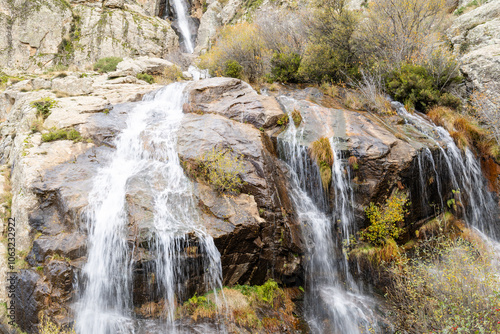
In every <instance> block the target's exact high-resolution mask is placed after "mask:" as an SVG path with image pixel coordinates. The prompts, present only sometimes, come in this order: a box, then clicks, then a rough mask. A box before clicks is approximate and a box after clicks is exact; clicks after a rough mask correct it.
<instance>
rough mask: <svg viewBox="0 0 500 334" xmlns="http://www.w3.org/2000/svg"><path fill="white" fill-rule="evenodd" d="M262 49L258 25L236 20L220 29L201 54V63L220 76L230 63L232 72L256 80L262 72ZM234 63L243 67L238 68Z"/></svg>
mask: <svg viewBox="0 0 500 334" xmlns="http://www.w3.org/2000/svg"><path fill="white" fill-rule="evenodd" d="M263 52H265V49H264V45H263V42H262V39H261V38H260V36H259V33H258V29H257V26H256V25H255V24H250V23H246V22H245V23H239V24H236V25H234V26H226V27H225V28H224V29H223V30H222V31H221V34H220V37H219V39H218V40H217V42H216V43H215V46H214V47H213V48H212V49H211V50H210V51H209V52H207V53H206V54H204V55H203V56H201V57H200V58H201V63H200V66H201V67H205V68H208V69H209V70H210V73H211V75H213V76H223V75H225V73H226V69H227V65H228V64H230V65H231V68H230V69H229V70H230V73H231V74H233V75H234V74H235V73H237V74H238V75H239V76H240V77H242V78H244V79H246V80H248V81H250V82H256V81H257V80H259V79H260V78H261V77H262V76H263V75H264V59H263V57H264V55H263ZM236 64H238V65H239V66H241V67H242V68H241V70H240V69H239V66H237V65H236Z"/></svg>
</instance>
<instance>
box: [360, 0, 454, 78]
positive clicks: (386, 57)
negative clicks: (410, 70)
mask: <svg viewBox="0 0 500 334" xmlns="http://www.w3.org/2000/svg"><path fill="white" fill-rule="evenodd" d="M445 14H446V5H445V1H444V0H428V1H421V0H378V1H372V2H370V4H369V6H368V10H367V11H366V19H364V20H362V21H361V22H360V26H359V31H358V32H357V33H356V41H355V44H356V49H357V52H358V54H359V55H360V57H361V58H362V59H363V62H364V63H366V64H372V63H376V64H378V65H380V66H382V67H383V68H384V70H387V69H393V68H394V65H396V66H397V65H398V64H400V63H402V62H408V61H411V60H414V59H418V58H420V57H421V56H422V55H424V54H425V53H426V51H425V50H426V48H427V47H428V46H429V45H433V44H435V43H434V42H435V41H436V34H434V33H435V32H439V30H440V29H441V27H440V25H439V22H440V21H441V19H442V18H443V17H444V15H445Z"/></svg>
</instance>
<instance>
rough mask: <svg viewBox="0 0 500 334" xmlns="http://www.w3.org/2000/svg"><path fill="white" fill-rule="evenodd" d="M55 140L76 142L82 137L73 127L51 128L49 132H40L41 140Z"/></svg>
mask: <svg viewBox="0 0 500 334" xmlns="http://www.w3.org/2000/svg"><path fill="white" fill-rule="evenodd" d="M55 140H72V141H73V142H75V143H76V142H79V141H82V140H83V138H82V136H81V135H80V132H78V131H76V130H75V129H71V130H66V129H55V128H52V129H51V131H50V132H49V133H44V134H42V141H43V142H51V141H55Z"/></svg>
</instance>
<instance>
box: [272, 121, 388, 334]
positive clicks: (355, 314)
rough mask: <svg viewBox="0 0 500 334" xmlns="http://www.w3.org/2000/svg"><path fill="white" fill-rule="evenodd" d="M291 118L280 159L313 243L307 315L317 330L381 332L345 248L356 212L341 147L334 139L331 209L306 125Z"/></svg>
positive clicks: (308, 239) (310, 246)
mask: <svg viewBox="0 0 500 334" xmlns="http://www.w3.org/2000/svg"><path fill="white" fill-rule="evenodd" d="M289 115H291V114H289ZM289 117H290V121H289V126H288V128H287V130H286V131H285V132H284V133H282V134H281V135H280V136H279V138H278V143H279V153H280V157H281V158H282V159H283V160H284V161H285V162H286V163H287V164H288V165H289V167H290V173H291V177H290V186H291V189H290V195H291V199H292V201H293V204H294V207H295V210H296V212H297V214H298V218H299V221H300V225H301V226H302V228H303V234H304V237H305V239H306V243H307V245H306V246H307V255H306V256H307V260H306V275H307V276H306V283H307V290H306V311H305V313H306V314H305V316H306V319H307V321H308V323H309V326H310V328H311V330H312V331H313V332H314V333H344V334H354V333H371V332H379V329H378V328H377V327H376V325H375V320H374V314H373V312H372V309H373V308H374V303H373V300H371V298H369V297H367V296H365V295H363V294H362V293H361V291H360V288H359V287H358V286H357V284H356V282H355V281H354V279H353V278H352V277H351V275H350V274H349V270H348V263H347V259H346V257H345V255H344V254H343V252H342V242H343V240H344V239H347V240H348V239H349V233H350V231H351V230H352V229H353V222H354V219H353V218H354V217H353V215H354V214H353V210H352V202H353V194H352V188H351V185H350V184H349V175H346V174H345V173H344V170H345V167H346V166H345V162H344V161H343V159H342V156H341V151H340V150H338V149H337V143H336V142H335V141H334V140H333V139H330V140H331V144H332V149H333V154H334V157H335V159H334V164H333V167H332V184H331V187H332V188H333V189H332V190H333V191H334V194H335V203H334V204H335V205H334V209H333V212H329V209H328V204H327V198H326V196H325V192H324V190H323V189H322V186H321V180H320V175H319V172H318V170H319V169H318V167H317V166H316V165H315V164H314V163H313V162H311V160H310V159H309V158H308V153H307V147H305V146H304V145H301V142H302V140H303V137H304V134H303V128H302V130H298V129H297V128H296V127H295V126H294V125H293V120H292V119H291V116H289ZM325 319H327V320H328V321H325Z"/></svg>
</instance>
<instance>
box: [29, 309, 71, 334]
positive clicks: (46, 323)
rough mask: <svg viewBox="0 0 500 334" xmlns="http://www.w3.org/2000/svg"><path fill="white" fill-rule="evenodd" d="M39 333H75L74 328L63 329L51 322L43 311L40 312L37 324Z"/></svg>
mask: <svg viewBox="0 0 500 334" xmlns="http://www.w3.org/2000/svg"><path fill="white" fill-rule="evenodd" d="M38 326H39V327H38V333H39V334H75V333H76V332H75V330H74V329H72V328H71V329H67V330H65V329H63V328H61V326H59V325H58V324H56V323H54V322H52V321H51V320H50V318H49V317H48V316H47V315H45V314H44V313H43V312H41V313H40V324H39V325H38Z"/></svg>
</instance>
